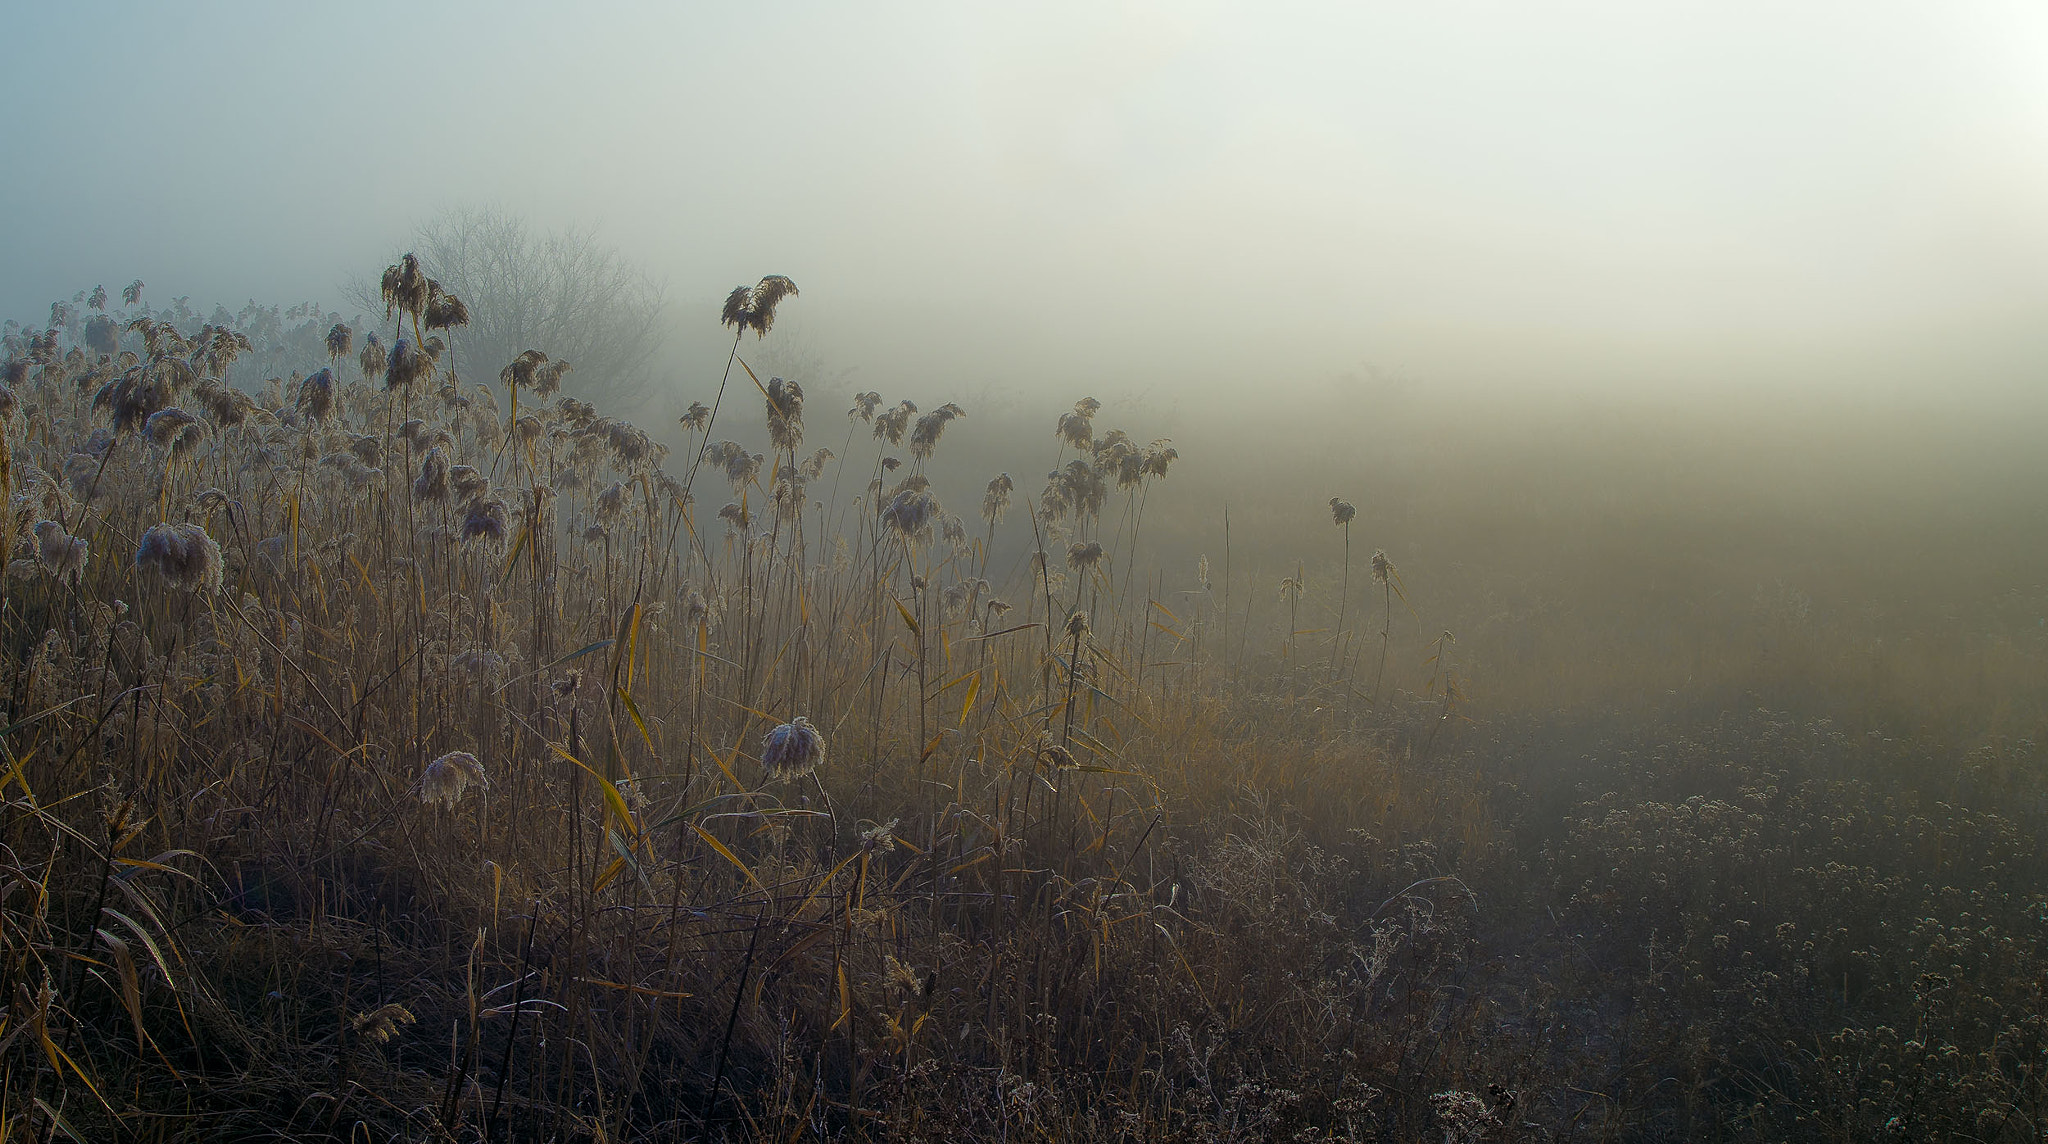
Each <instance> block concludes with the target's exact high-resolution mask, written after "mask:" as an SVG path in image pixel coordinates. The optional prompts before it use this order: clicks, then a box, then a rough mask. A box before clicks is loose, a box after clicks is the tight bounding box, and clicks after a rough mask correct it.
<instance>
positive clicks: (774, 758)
mask: <svg viewBox="0 0 2048 1144" xmlns="http://www.w3.org/2000/svg"><path fill="white" fill-rule="evenodd" d="M824 762H825V737H824V736H823V735H821V734H819V733H818V729H817V728H816V727H813V726H811V721H810V720H809V719H807V718H805V717H804V716H802V715H799V716H797V717H796V718H794V719H791V720H790V721H789V722H787V723H783V724H780V725H778V726H777V727H775V729H773V730H771V731H769V732H768V734H767V736H766V737H765V738H764V739H763V740H762V742H761V765H762V767H763V768H764V769H765V770H766V772H767V774H766V778H767V781H769V782H779V781H782V780H784V779H800V778H802V777H804V776H805V775H808V774H810V773H812V772H813V771H816V770H817V769H818V768H819V767H820V766H822V765H823V764H824Z"/></svg>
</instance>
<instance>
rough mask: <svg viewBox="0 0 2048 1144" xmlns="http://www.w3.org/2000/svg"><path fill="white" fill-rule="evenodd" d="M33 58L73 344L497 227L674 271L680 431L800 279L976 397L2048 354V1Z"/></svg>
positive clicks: (14, 174) (557, 26)
mask: <svg viewBox="0 0 2048 1144" xmlns="http://www.w3.org/2000/svg"><path fill="white" fill-rule="evenodd" d="M10 32H11V36H10V38H11V39H12V41H13V42H14V43H15V44H16V45H17V48H18V50H17V51H16V52H15V53H13V54H14V57H15V58H14V59H13V60H12V61H11V62H10V65H9V68H8V69H7V70H6V72H5V74H4V75H0V98H4V104H5V106H6V107H7V108H8V109H9V110H10V111H11V112H12V115H11V117H10V118H11V120H12V122H13V125H14V127H15V148H16V158H15V162H13V163H11V164H10V165H9V167H10V170H9V173H8V177H7V178H6V179H5V180H0V217H4V218H5V219H6V220H7V225H6V226H5V227H4V228H0V266H4V267H5V268H6V269H5V271H4V274H0V314H5V315H6V316H9V317H14V318H18V319H21V320H23V321H40V320H41V315H42V314H43V313H45V312H46V308H47V306H48V304H49V302H50V300H51V299H53V298H58V297H65V298H68V297H70V296H71V295H72V294H73V293H74V292H75V291H77V290H80V289H90V288H91V287H92V286H93V285H94V284H95V283H99V282H105V283H107V284H108V285H109V287H110V288H116V287H117V286H118V285H119V284H121V283H126V282H127V281H129V280H130V279H131V278H134V277H140V278H142V279H144V280H145V281H147V282H148V283H149V286H150V291H151V297H153V298H156V299H158V300H162V299H166V298H170V297H173V296H179V295H184V296H190V297H192V298H193V300H194V305H195V308H197V309H199V310H200V311H202V312H204V311H206V310H209V309H210V308H211V305H212V304H213V303H214V302H216V301H218V302H225V303H227V304H228V305H229V307H230V308H231V309H232V308H234V307H236V306H239V305H240V304H241V303H242V302H244V301H246V300H248V299H257V300H260V301H264V302H266V303H269V302H281V303H286V304H289V303H290V302H293V301H297V300H302V299H310V300H317V301H320V302H322V303H324V304H327V305H330V306H334V307H336V308H338V309H341V310H344V311H347V310H348V309H349V306H348V304H347V302H346V300H345V298H344V288H345V285H344V284H345V283H346V282H347V281H349V280H350V279H352V278H354V279H360V278H362V277H364V276H366V275H371V274H373V272H374V271H375V270H376V269H377V268H378V267H381V266H382V265H384V264H385V263H386V262H388V261H389V259H390V258H391V256H392V253H393V252H394V250H397V249H401V248H402V247H403V245H404V243H405V242H406V237H407V235H408V234H409V233H410V232H411V230H412V228H413V227H414V226H416V225H418V224H420V223H421V222H423V221H426V220H427V219H430V218H432V217H434V216H435V215H437V214H438V213H440V212H442V211H445V210H447V209H450V208H453V207H460V206H465V205H472V204H487V205H491V206H495V207H497V208H499V209H501V210H504V211H507V212H509V213H513V214H517V215H519V216H521V217H523V218H525V219H527V220H529V221H530V222H531V223H532V224H533V225H535V226H536V227H540V228H554V227H561V226H574V225H588V226H592V227H594V228H595V229H596V232H597V234H598V236H599V237H600V238H601V239H602V240H603V241H605V242H607V243H610V244H613V245H616V246H617V247H619V248H620V249H621V250H622V251H624V252H625V253H627V254H628V255H629V256H630V257H631V258H632V259H633V260H635V261H636V262H637V263H639V264H640V265H641V266H642V267H643V268H644V269H645V271H646V272H647V273H648V274H649V275H650V276H652V277H653V278H655V279H657V280H659V281H661V282H663V283H665V284H666V287H667V290H668V298H669V302H670V306H669V310H668V312H667V317H666V321H667V323H668V325H669V327H670V328H671V329H672V330H673V331H675V336H676V338H677V343H676V348H675V349H674V351H673V353H672V360H673V362H674V363H675V364H673V366H672V367H671V368H673V369H674V370H675V371H676V373H677V375H678V376H677V380H676V383H675V384H676V387H677V389H678V392H679V396H678V401H679V402H680V401H682V400H687V397H684V396H681V394H682V393H684V392H694V389H695V388H696V387H698V386H699V385H700V383H701V380H702V378H701V376H700V375H701V374H702V373H706V372H710V371H714V370H715V369H716V368H717V367H718V366H719V365H721V364H722V363H721V362H717V361H710V360H706V359H708V358H710V357H712V356H714V355H715V353H716V349H715V348H714V347H716V345H717V342H718V335H717V330H716V326H715V324H714V323H713V321H712V318H713V316H714V314H715V313H716V306H717V303H718V301H719V299H720V298H722V297H723V295H724V293H725V291H726V290H727V289H729V288H730V287H731V286H732V285H733V284H734V283H736V282H751V281H753V280H754V279H755V278H757V277H759V276H760V275H761V274H763V273H783V274H788V275H789V276H791V277H792V278H794V279H795V280H796V281H797V282H798V283H799V284H800V285H801V287H802V289H803V296H802V299H801V301H800V303H798V304H795V305H792V306H791V307H790V308H789V312H788V313H787V314H786V315H785V318H784V324H783V325H782V326H781V327H779V328H778V329H779V331H781V332H782V336H785V337H788V338H791V339H793V344H795V345H799V346H801V347H802V349H803V351H804V352H805V353H807V354H809V355H811V360H813V361H815V362H817V363H820V364H821V365H823V366H825V367H828V368H829V370H830V371H832V372H833V373H834V374H846V371H853V372H852V373H851V374H846V375H847V376H852V377H855V378H857V379H859V380H860V381H861V383H862V385H863V386H869V387H876V388H880V389H883V390H884V391H885V392H887V391H890V390H896V389H905V388H909V389H915V390H920V391H924V392H932V391H933V390H935V389H944V390H946V391H948V394H949V395H960V396H962V397H963V400H965V399H966V398H967V397H968V396H972V395H982V396H984V397H990V398H996V399H1003V398H1005V396H1007V397H1008V398H1015V399H1018V400H1021V401H1023V402H1025V403H1026V404H1033V405H1035V404H1037V402H1035V401H1033V400H1032V399H1033V397H1034V396H1035V395H1039V394H1043V393H1046V392H1048V391H1049V392H1050V395H1051V396H1050V398H1049V399H1048V400H1050V402H1051V405H1053V406H1057V405H1059V404H1063V403H1064V402H1065V401H1067V400H1071V398H1072V397H1073V396H1077V395H1079V394H1081V393H1084V392H1094V393H1097V394H1098V395H1099V396H1102V397H1104V398H1105V399H1114V398H1118V397H1124V398H1130V399H1133V400H1141V401H1142V402H1143V403H1144V404H1147V405H1151V406H1154V407H1162V408H1163V407H1166V406H1169V405H1171V406H1186V407H1187V408H1190V409H1193V408H1207V407H1209V406H1210V405H1211V404H1212V403H1213V402H1219V401H1233V400H1237V399H1238V398H1239V397H1240V396H1242V395H1244V394H1246V393H1251V392H1256V393H1257V394H1259V395H1261V397H1263V398H1272V397H1292V398H1296V399H1299V400H1307V399H1308V398H1309V397H1311V396H1312V395H1313V394H1315V393H1318V392H1321V391H1323V390H1325V389H1327V388H1328V387H1331V386H1339V387H1341V386H1344V385H1356V384H1363V385H1368V386H1372V385H1379V386H1384V385H1394V386H1397V387H1400V388H1403V389H1405V390H1409V391H1414V392H1420V393H1424V394H1437V395H1443V394H1459V395H1464V396H1463V398H1462V399H1461V400H1464V401H1465V402H1466V403H1467V404H1468V406H1470V407H1472V408H1474V409H1477V408H1480V407H1482V406H1483V405H1484V403H1485V402H1487V401H1492V400H1509V401H1512V402H1514V403H1515V404H1516V405H1517V406H1527V405H1529V404H1532V403H1534V404H1541V403H1543V402H1546V401H1548V400H1550V399H1551V398H1553V397H1556V396H1558V395H1566V394H1571V395H1580V396H1581V397H1585V396H1587V395H1591V396H1592V397H1594V398H1595V399H1597V401H1598V402H1599V403H1601V404H1607V403H1611V402H1613V401H1616V400H1624V401H1627V402H1629V403H1634V404H1642V403H1649V404H1651V405H1656V404H1658V403H1660V402H1668V401H1677V402H1679V403H1680V404H1681V405H1692V404H1697V403H1698V401H1699V400H1700V398H1701V395H1707V396H1708V397H1710V398H1712V399H1713V400H1721V399H1723V398H1725V397H1728V396H1729V395H1740V399H1741V400H1744V401H1748V400H1754V399H1756V398H1757V397H1759V396H1767V397H1768V398H1769V399H1770V400H1772V401H1776V402H1781V403H1782V402H1786V401H1796V400H1799V399H1802V398H1803V399H1809V400H1811V401H1814V402H1817V403H1821V404H1823V405H1824V404H1825V403H1826V402H1830V401H1836V400H1841V399H1847V400H1853V401H1857V402H1863V403H1871V402H1877V403H1882V404H1888V405H1891V406H1896V407H1900V408H1907V409H1910V408H1913V407H1916V406H1919V405H1926V404H1930V403H1940V404H1942V405H1944V406H1948V407H1954V405H1955V403H1956V402H1957V400H1958V399H1959V398H1960V397H1962V396H1963V395H1965V394H1976V395H1979V396H1980V397H1982V398H1983V401H1981V402H1975V403H1970V404H1972V406H1973V407H1974V408H1977V409H1978V410H1979V412H1980V413H1981V412H1982V410H1984V409H1991V408H1995V407H1997V406H1998V405H2000V404H2002V403H2004V402H2005V401H2008V400H2009V399H2010V398H2012V397H2013V396H2014V395H2017V394H2020V393H2023V392H2027V391H2029V390H2030V389H2032V388H2033V387H2034V385H2035V382H2034V379H2036V378H2038V377H2039V376H2040V375H2041V370H2042V369H2043V367H2044V366H2048V334H2044V332H2043V331H2044V330H2048V323H2043V322H2042V321H2040V319H2039V315H2038V309H2039V305H2040V299H2041V298H2042V297H2043V296H2044V292H2043V288H2044V287H2048V211H2044V210H2043V209H2042V207H2041V204H2042V203H2043V202H2048V67H2044V66H2043V65H2044V63H2048V17H2044V16H2043V15H2042V14H2041V13H2040V12H2039V11H2038V10H2037V9H2033V8H2031V7H2029V6H2025V5H2019V4H1969V5H1940V6H1928V5H1907V4H1868V3H1856V4H1850V3H1834V4H1808V5H1801V6H1797V7H1796V8H1787V7H1785V6H1782V5H1773V4H1760V3H1740V4H1729V3H1722V4H1657V5H1643V4H1632V3H1576V4H1564V5H1543V6H1540V7H1532V6H1525V5H1513V4H1475V3H1460V4H1434V5H1393V4H1372V5H1339V4H1327V5H1315V4H1297V5H1285V6H1283V5H1257V6H1249V5H1247V6H1240V7H1232V6H1223V5H1214V4H1172V5H1165V4H1161V5H1142V4H1114V5H1079V4H1075V5H1031V6H1027V7H1025V8H1014V7H1009V6H996V5H905V4H890V5H881V4H877V5H860V6H857V7H853V6H840V5H822V4H778V5H773V6H768V7H762V8H749V9H731V8H716V9H714V8H709V7H705V8H693V9H688V10H685V9H682V8H680V7H675V8H672V7H670V6H659V5H613V6H604V7H588V8H579V9H578V10H577V11H576V13H575V14H574V15H573V17H571V16H566V15H565V14H563V13H562V12H560V11H559V10H555V9H551V8H546V7H543V6H538V5H496V4H493V5H482V4H448V5H434V6H430V7H426V8H421V7H419V6H415V5H353V6H350V7H347V8H345V9H337V10H324V11H323V10H316V9H313V8H309V7H303V6H256V5H197V6H178V7H175V8H172V7H154V6H151V7H139V6H138V7H133V8H124V9H121V10H119V11H118V12H117V13H114V14H113V15H112V16H111V18H110V15H109V13H107V12H104V11H101V10H98V9H84V8H72V7H67V6H61V5H57V6H42V7H39V8H32V9H26V10H22V11H18V12H16V13H14V14H13V15H12V17H11V19H10ZM700 349H701V350H702V351H703V352H697V351H698V350H700ZM1346 379H1349V380H1348V381H1347V380H1346Z"/></svg>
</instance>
